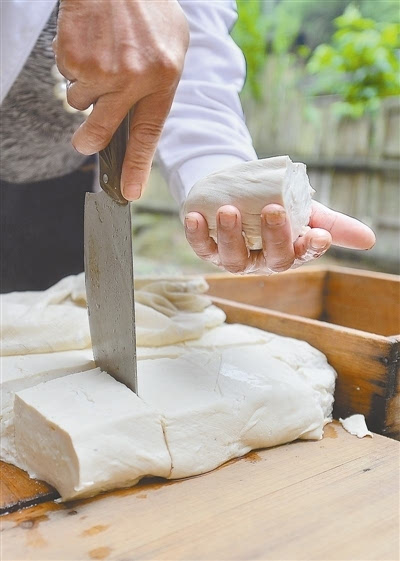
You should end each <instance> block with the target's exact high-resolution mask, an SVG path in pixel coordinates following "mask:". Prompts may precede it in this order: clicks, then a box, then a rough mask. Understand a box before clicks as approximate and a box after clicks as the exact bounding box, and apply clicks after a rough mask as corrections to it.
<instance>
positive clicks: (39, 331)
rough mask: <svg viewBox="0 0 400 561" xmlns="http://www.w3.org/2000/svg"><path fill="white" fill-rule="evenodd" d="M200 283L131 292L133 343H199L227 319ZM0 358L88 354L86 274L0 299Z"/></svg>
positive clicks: (144, 286)
mask: <svg viewBox="0 0 400 561" xmlns="http://www.w3.org/2000/svg"><path fill="white" fill-rule="evenodd" d="M207 289H208V285H207V283H206V282H205V281H203V280H201V279H200V280H197V281H196V280H193V281H186V282H169V281H157V282H149V283H146V284H142V287H141V288H140V289H139V290H136V291H135V297H136V305H135V310H136V343H137V345H138V346H141V347H160V346H164V345H174V344H176V343H181V342H183V341H189V340H192V339H198V338H199V337H201V336H202V335H203V334H205V333H206V332H207V331H208V330H209V329H211V328H213V327H216V326H218V325H221V324H222V323H223V322H224V321H225V314H224V312H223V311H222V310H220V309H219V308H217V307H216V306H213V305H211V300H210V299H209V298H208V297H206V296H204V292H206V290H207ZM0 307H1V310H2V322H1V330H0V331H1V349H0V355H3V356H10V355H26V354H36V353H51V352H60V351H67V350H71V349H73V350H77V349H87V348H89V347H90V345H91V340H90V331H89V321H88V314H87V310H86V293H85V285H84V275H83V273H82V274H80V275H76V276H74V275H71V276H69V277H66V278H64V279H62V280H61V281H59V282H58V283H57V284H55V285H54V286H52V287H51V288H49V289H48V290H44V291H43V292H10V293H9V294H2V295H0Z"/></svg>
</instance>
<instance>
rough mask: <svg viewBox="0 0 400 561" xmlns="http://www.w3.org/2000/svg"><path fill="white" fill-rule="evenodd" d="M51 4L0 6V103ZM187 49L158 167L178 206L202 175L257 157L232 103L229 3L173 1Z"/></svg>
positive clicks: (28, 0)
mask: <svg viewBox="0 0 400 561" xmlns="http://www.w3.org/2000/svg"><path fill="white" fill-rule="evenodd" d="M55 4H56V0H1V4H0V6H1V13H0V15H1V91H0V94H1V101H2V100H3V99H4V98H5V96H6V95H7V93H8V91H9V89H10V88H11V86H12V84H13V82H14V80H15V79H16V77H17V76H18V74H19V72H20V71H21V69H22V67H23V65H24V64H25V62H26V60H27V58H28V56H29V54H30V52H31V50H32V48H33V46H34V44H35V42H36V40H37V39H38V37H39V35H40V32H41V30H42V29H43V27H44V25H45V23H46V21H47V20H48V18H49V16H50V14H51V12H52V10H53V8H54V6H55ZM180 4H181V6H182V9H183V10H184V12H185V15H186V18H187V20H188V23H189V27H190V45H189V49H188V52H187V55H186V60H185V66H184V70H183V74H182V78H181V81H180V83H179V86H178V89H177V92H176V95H175V99H174V103H173V105H172V109H171V112H170V115H169V117H168V119H167V122H166V124H165V127H164V131H163V134H162V137H161V140H160V143H159V146H158V150H157V160H158V162H159V163H160V166H161V169H162V171H163V173H164V175H165V177H166V179H167V181H168V185H169V187H170V190H171V192H172V194H173V196H174V198H175V200H176V201H177V202H178V204H179V205H181V204H182V203H183V202H184V200H185V198H186V196H187V194H188V192H189V191H190V189H191V187H192V186H193V184H194V183H195V182H196V181H197V180H199V179H201V178H202V177H205V176H206V175H207V174H209V173H212V172H214V171H217V170H219V169H223V168H225V167H228V166H230V165H232V164H235V163H240V162H243V161H248V160H251V159H255V158H256V154H255V151H254V149H253V147H252V143H251V138H250V135H249V132H248V130H247V128H246V125H245V122H244V118H243V112H242V108H241V104H240V100H239V92H240V90H241V88H242V86H243V82H244V78H245V62H244V57H243V55H242V53H241V51H240V49H239V48H238V47H237V45H236V44H235V43H234V41H233V40H232V39H231V37H230V35H229V32H230V30H231V28H232V26H233V24H234V22H235V21H236V17H237V14H236V3H235V2H234V0H180Z"/></svg>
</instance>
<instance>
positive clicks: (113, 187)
mask: <svg viewBox="0 0 400 561" xmlns="http://www.w3.org/2000/svg"><path fill="white" fill-rule="evenodd" d="M128 138H129V114H128V115H127V116H126V117H125V119H124V120H123V121H122V123H121V124H120V126H119V127H118V129H117V130H116V131H115V133H114V136H113V137H112V139H111V141H110V144H109V145H108V146H107V147H106V148H104V150H101V152H99V157H100V185H101V188H102V189H103V191H105V192H106V193H107V195H109V196H110V197H111V198H112V199H114V200H115V201H117V202H118V203H120V204H124V205H125V204H127V203H128V201H127V200H126V199H125V198H124V197H123V196H122V193H121V172H122V164H123V162H124V157H125V152H126V147H127V145H128Z"/></svg>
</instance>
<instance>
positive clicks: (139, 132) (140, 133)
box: [131, 123, 163, 148]
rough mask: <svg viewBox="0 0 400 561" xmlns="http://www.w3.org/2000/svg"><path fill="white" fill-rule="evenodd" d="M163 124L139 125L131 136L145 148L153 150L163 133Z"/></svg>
mask: <svg viewBox="0 0 400 561" xmlns="http://www.w3.org/2000/svg"><path fill="white" fill-rule="evenodd" d="M162 128H163V126H162V124H161V123H138V124H137V125H135V126H134V127H133V128H132V130H131V135H132V136H133V137H134V138H135V140H136V141H137V142H138V143H139V144H141V145H142V146H143V147H144V148H153V147H154V145H155V144H156V142H157V140H158V139H159V137H160V135H161V131H162Z"/></svg>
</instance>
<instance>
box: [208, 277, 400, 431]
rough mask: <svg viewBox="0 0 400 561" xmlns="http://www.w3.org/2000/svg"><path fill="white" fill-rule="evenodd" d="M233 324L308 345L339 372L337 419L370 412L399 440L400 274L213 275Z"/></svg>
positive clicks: (371, 420)
mask: <svg viewBox="0 0 400 561" xmlns="http://www.w3.org/2000/svg"><path fill="white" fill-rule="evenodd" d="M206 280H207V282H208V284H209V287H210V289H209V294H210V295H211V296H212V299H213V301H214V303H215V304H216V305H217V306H219V307H221V308H222V309H223V310H224V311H225V313H226V314H227V321H228V322H229V323H243V324H247V325H252V326H254V327H259V328H261V329H264V330H266V331H271V332H273V333H277V334H279V335H284V336H286V337H294V338H296V339H302V340H304V341H307V342H308V343H310V344H311V345H313V346H314V347H316V348H317V349H319V350H320V351H322V352H323V353H324V354H325V355H326V356H327V358H328V360H329V362H330V364H331V365H332V366H333V367H334V368H335V369H336V371H337V373H338V380H337V386H336V394H335V395H336V399H335V408H334V416H335V418H339V417H347V416H349V415H352V414H354V413H362V414H364V415H365V417H366V420H367V424H368V426H369V428H370V430H372V431H374V432H376V433H379V434H383V435H385V436H390V437H392V438H397V439H399V438H400V377H399V360H400V277H397V276H396V275H387V274H383V273H382V274H381V273H372V272H367V271H361V270H354V269H347V268H341V267H325V268H316V267H306V268H303V269H299V270H294V271H289V272H287V273H284V274H279V275H272V276H269V277H266V276H258V275H254V276H252V275H247V276H233V275H209V276H207V277H206Z"/></svg>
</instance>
